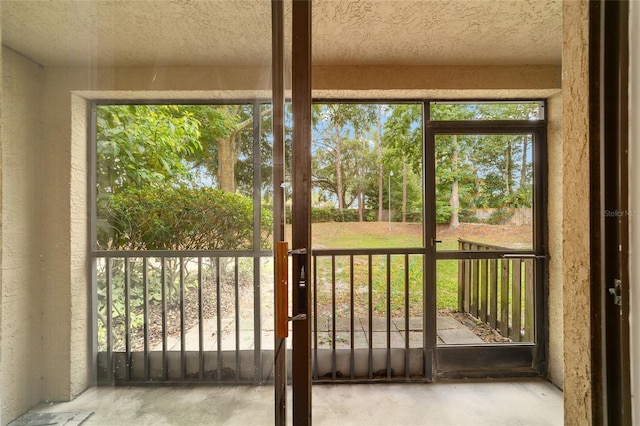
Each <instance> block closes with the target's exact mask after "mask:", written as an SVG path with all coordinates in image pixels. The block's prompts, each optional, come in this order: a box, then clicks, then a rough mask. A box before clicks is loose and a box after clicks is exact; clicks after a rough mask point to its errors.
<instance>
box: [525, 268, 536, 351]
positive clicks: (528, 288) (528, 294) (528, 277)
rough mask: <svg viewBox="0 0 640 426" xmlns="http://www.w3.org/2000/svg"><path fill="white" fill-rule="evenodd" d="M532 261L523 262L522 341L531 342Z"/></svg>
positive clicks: (532, 314) (532, 317) (532, 327)
mask: <svg viewBox="0 0 640 426" xmlns="http://www.w3.org/2000/svg"><path fill="white" fill-rule="evenodd" d="M533 262H534V261H533V260H531V259H528V260H525V261H524V286H525V287H524V341H525V342H533V334H534V331H535V327H534V309H533V305H534V288H533V283H534V280H533V274H534V272H533V271H534V268H533Z"/></svg>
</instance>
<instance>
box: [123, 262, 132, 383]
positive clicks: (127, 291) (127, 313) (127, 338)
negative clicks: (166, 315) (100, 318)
mask: <svg viewBox="0 0 640 426" xmlns="http://www.w3.org/2000/svg"><path fill="white" fill-rule="evenodd" d="M130 261H131V259H129V258H128V257H127V258H125V259H124V351H125V380H126V381H130V380H131V271H130Z"/></svg>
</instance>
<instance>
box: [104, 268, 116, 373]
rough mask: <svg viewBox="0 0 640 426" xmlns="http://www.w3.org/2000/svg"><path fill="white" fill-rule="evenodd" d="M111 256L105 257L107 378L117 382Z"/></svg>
mask: <svg viewBox="0 0 640 426" xmlns="http://www.w3.org/2000/svg"><path fill="white" fill-rule="evenodd" d="M111 273H112V271H111V258H110V257H109V256H107V257H105V275H106V283H105V285H106V291H105V293H106V296H107V324H106V325H107V378H108V379H109V382H110V383H111V385H114V384H115V376H116V365H115V360H114V356H113V288H112V283H111Z"/></svg>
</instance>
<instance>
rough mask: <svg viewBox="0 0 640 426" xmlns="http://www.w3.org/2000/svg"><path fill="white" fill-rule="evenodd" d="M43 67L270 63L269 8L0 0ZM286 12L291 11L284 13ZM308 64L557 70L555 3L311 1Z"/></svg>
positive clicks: (234, 0)
mask: <svg viewBox="0 0 640 426" xmlns="http://www.w3.org/2000/svg"><path fill="white" fill-rule="evenodd" d="M0 7H1V16H2V22H1V25H2V43H3V44H4V45H5V46H8V47H9V48H11V49H13V50H15V51H17V52H20V53H21V54H23V55H24V56H27V57H29V58H31V59H32V60H34V61H36V62H38V63H40V64H42V65H44V66H56V65H63V64H71V65H77V66H83V65H107V66H144V65H188V66H199V65H221V64H236V65H268V64H269V61H270V59H271V54H270V49H271V41H270V31H271V30H270V28H271V18H270V0H200V1H194V0H160V1H151V0H139V1H131V0H115V1H102V0H99V1H96V0H94V1H87V0H73V1H68V0H50V1H28V0H21V1H15V0H2V1H1V3H0ZM288 9H290V7H288ZM313 43H314V44H313V61H314V64H316V65H332V64H344V65H357V64H369V65H374V64H395V65H399V64H400V65H402V64H406V65H501V64H505V65H529V64H545V65H560V60H561V48H562V1H561V0H516V1H506V0H492V1H489V0H431V1H427V0H395V1H389V0H314V2H313Z"/></svg>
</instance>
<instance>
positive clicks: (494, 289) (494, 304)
mask: <svg viewBox="0 0 640 426" xmlns="http://www.w3.org/2000/svg"><path fill="white" fill-rule="evenodd" d="M489 297H490V300H491V303H490V304H489V325H490V326H491V328H494V329H495V328H498V259H491V260H490V261H489Z"/></svg>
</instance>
